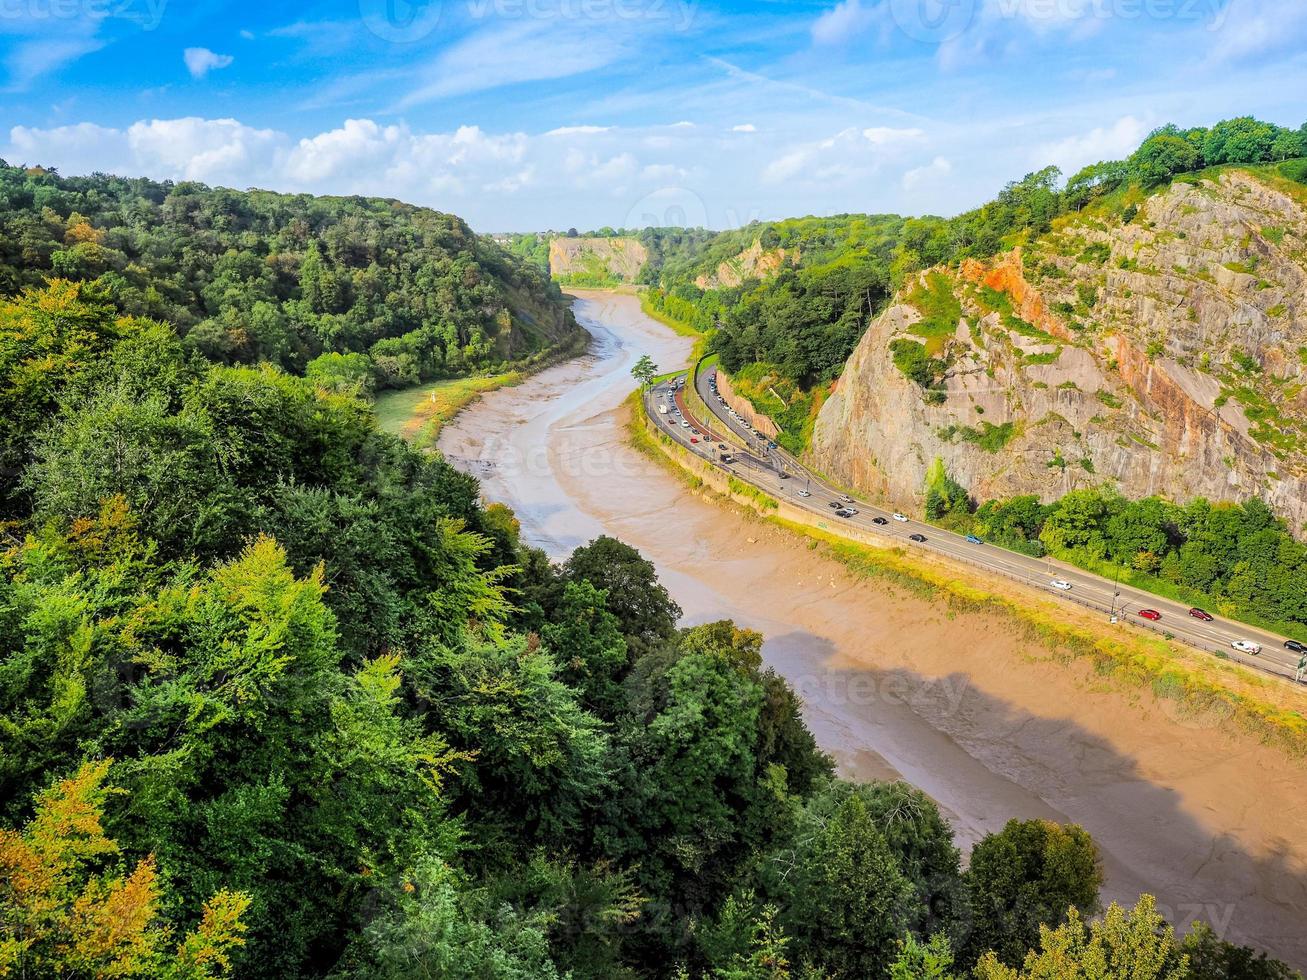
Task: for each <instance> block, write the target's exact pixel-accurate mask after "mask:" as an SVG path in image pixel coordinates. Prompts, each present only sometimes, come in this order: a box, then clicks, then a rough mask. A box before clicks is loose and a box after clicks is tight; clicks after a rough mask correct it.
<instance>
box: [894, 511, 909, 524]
mask: <svg viewBox="0 0 1307 980" xmlns="http://www.w3.org/2000/svg"><path fill="white" fill-rule="evenodd" d="M894 520H896V521H898V522H899V523H900V524H906V523H908V518H907V515H906V514H897V513H896V514H895V515H894Z"/></svg>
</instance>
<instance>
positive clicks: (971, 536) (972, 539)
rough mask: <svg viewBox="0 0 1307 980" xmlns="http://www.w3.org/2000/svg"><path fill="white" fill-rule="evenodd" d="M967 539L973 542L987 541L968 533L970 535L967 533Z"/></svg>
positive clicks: (981, 542)
mask: <svg viewBox="0 0 1307 980" xmlns="http://www.w3.org/2000/svg"><path fill="white" fill-rule="evenodd" d="M967 541H968V542H970V543H971V544H984V543H985V542H983V541H981V540H980V538H978V537H976V536H975V535H974V534H968V535H967Z"/></svg>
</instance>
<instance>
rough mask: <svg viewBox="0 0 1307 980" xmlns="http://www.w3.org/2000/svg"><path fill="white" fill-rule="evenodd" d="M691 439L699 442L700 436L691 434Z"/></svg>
mask: <svg viewBox="0 0 1307 980" xmlns="http://www.w3.org/2000/svg"><path fill="white" fill-rule="evenodd" d="M690 441H691V442H698V441H699V437H698V436H690Z"/></svg>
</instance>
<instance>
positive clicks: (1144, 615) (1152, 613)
mask: <svg viewBox="0 0 1307 980" xmlns="http://www.w3.org/2000/svg"><path fill="white" fill-rule="evenodd" d="M1139 618H1140V619H1147V620H1150V621H1152V622H1154V623H1155V622H1157V621H1158V620H1159V619H1161V618H1162V614H1161V613H1160V612H1158V611H1157V610H1156V609H1140V610H1139Z"/></svg>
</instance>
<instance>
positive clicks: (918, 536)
mask: <svg viewBox="0 0 1307 980" xmlns="http://www.w3.org/2000/svg"><path fill="white" fill-rule="evenodd" d="M908 540H909V541H916V542H918V543H920V544H925V543H926V536H925V535H924V534H909V535H908Z"/></svg>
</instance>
